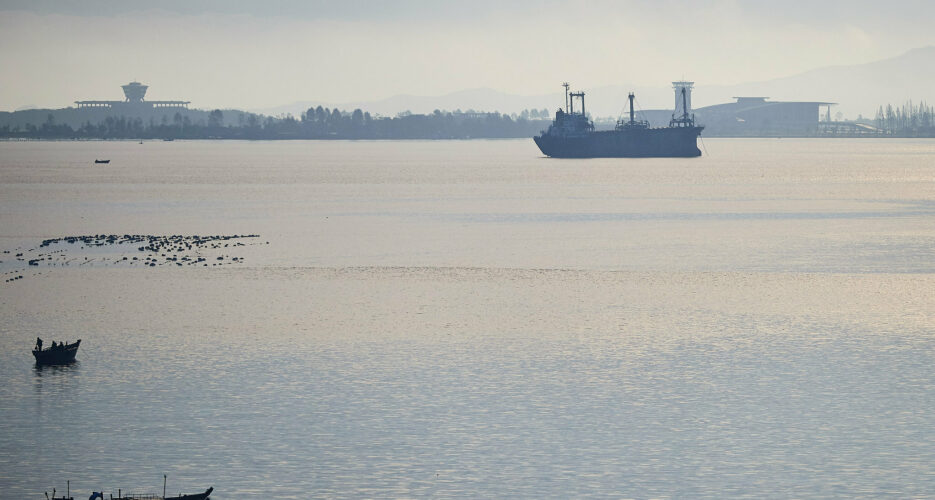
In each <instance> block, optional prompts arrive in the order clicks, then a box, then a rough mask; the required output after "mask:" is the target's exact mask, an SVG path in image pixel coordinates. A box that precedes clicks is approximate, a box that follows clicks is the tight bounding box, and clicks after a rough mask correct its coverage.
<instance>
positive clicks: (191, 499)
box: [92, 486, 214, 500]
mask: <svg viewBox="0 0 935 500" xmlns="http://www.w3.org/2000/svg"><path fill="white" fill-rule="evenodd" d="M212 491H214V487H213V486H212V487H211V488H208V489H206V490H205V491H204V493H193V494H191V495H179V496H175V497H161V496H159V495H151V494H147V495H127V496H121V495H118V496H116V497H113V500H208V497H209V496H210V495H211V492H212ZM97 495H100V494H99V493H97ZM93 497H94V495H92V498H93ZM99 498H101V499H103V498H104V497H103V495H101V496H100V497H99ZM107 500H110V499H109V498H108V499H107Z"/></svg>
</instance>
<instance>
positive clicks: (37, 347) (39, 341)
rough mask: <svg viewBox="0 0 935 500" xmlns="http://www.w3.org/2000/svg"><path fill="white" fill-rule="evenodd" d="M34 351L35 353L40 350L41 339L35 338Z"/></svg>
mask: <svg viewBox="0 0 935 500" xmlns="http://www.w3.org/2000/svg"><path fill="white" fill-rule="evenodd" d="M36 350H37V351H41V350H42V339H40V338H39V337H36Z"/></svg>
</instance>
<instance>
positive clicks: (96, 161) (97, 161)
mask: <svg viewBox="0 0 935 500" xmlns="http://www.w3.org/2000/svg"><path fill="white" fill-rule="evenodd" d="M94 163H110V160H94Z"/></svg>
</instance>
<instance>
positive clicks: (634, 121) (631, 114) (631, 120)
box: [627, 92, 636, 125]
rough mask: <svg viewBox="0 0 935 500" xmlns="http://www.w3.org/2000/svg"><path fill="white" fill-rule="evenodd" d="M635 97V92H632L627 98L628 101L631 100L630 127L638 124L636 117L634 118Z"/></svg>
mask: <svg viewBox="0 0 935 500" xmlns="http://www.w3.org/2000/svg"><path fill="white" fill-rule="evenodd" d="M634 97H635V96H634V95H633V92H630V95H629V96H628V97H627V99H629V100H630V125H633V124H635V123H636V120H635V119H634V117H633V99H634Z"/></svg>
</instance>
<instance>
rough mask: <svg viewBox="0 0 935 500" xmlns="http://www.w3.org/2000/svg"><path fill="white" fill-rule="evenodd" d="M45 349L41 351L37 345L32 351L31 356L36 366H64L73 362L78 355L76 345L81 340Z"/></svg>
mask: <svg viewBox="0 0 935 500" xmlns="http://www.w3.org/2000/svg"><path fill="white" fill-rule="evenodd" d="M53 344H54V345H53V346H52V347H49V348H47V349H42V348H41V347H40V346H39V345H37V346H36V347H35V348H34V349H33V350H32V355H33V356H35V358H36V364H37V365H66V364H68V363H74V362H75V355H76V354H78V345H79V344H81V339H78V341H77V342H75V343H74V344H66V343H64V342H63V343H61V344H55V342H53Z"/></svg>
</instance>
